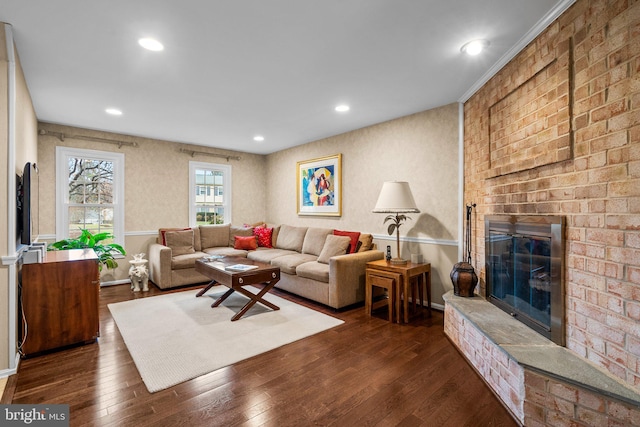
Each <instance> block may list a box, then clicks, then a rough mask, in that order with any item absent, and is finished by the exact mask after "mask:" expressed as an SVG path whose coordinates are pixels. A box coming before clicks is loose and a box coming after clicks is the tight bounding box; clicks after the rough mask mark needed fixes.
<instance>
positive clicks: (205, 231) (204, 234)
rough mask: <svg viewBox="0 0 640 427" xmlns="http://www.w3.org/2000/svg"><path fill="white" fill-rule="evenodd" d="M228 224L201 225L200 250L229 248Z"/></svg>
mask: <svg viewBox="0 0 640 427" xmlns="http://www.w3.org/2000/svg"><path fill="white" fill-rule="evenodd" d="M229 228H230V226H229V224H224V225H201V226H200V241H201V242H202V248H203V249H208V248H218V247H225V246H229Z"/></svg>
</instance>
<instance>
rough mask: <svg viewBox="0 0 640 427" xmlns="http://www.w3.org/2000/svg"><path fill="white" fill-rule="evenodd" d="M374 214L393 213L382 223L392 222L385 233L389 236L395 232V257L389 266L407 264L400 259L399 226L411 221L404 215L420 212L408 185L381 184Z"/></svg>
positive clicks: (397, 183) (406, 183) (398, 183)
mask: <svg viewBox="0 0 640 427" xmlns="http://www.w3.org/2000/svg"><path fill="white" fill-rule="evenodd" d="M373 212H375V213H393V214H395V215H389V216H387V217H386V218H385V219H384V223H386V222H387V221H392V222H391V224H389V228H388V229H387V231H388V232H389V235H392V234H393V232H394V231H395V232H396V246H397V251H398V252H397V256H396V257H395V258H392V259H391V261H390V262H391V264H396V265H403V264H406V263H407V260H404V259H402V258H401V257H400V225H402V222H403V221H405V220H407V219H411V218H409V217H408V216H406V215H402V214H405V213H420V210H419V209H418V207H417V206H416V202H415V200H413V194H411V188H409V183H408V182H404V181H387V182H385V183H384V184H382V190H380V195H379V196H378V202H377V203H376V207H375V208H373Z"/></svg>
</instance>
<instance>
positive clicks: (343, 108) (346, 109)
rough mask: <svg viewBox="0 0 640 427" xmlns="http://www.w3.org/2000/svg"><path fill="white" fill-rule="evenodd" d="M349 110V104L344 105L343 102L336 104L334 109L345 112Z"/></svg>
mask: <svg viewBox="0 0 640 427" xmlns="http://www.w3.org/2000/svg"><path fill="white" fill-rule="evenodd" d="M349 110H350V108H349V106H348V105H345V104H342V105H338V106H337V107H336V111H337V112H339V113H345V112H347V111H349Z"/></svg>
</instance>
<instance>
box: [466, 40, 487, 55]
mask: <svg viewBox="0 0 640 427" xmlns="http://www.w3.org/2000/svg"><path fill="white" fill-rule="evenodd" d="M488 46H489V40H472V41H470V42H469V43H465V44H464V45H463V46H462V47H461V48H460V52H464V53H466V54H467V55H471V56H475V55H478V54H479V53H480V52H482V51H483V50H484V49H485V48H486V47H488Z"/></svg>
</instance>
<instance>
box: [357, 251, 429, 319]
mask: <svg viewBox="0 0 640 427" xmlns="http://www.w3.org/2000/svg"><path fill="white" fill-rule="evenodd" d="M367 271H368V272H369V274H368V275H367V278H369V277H371V276H375V273H376V271H379V272H381V273H382V274H381V276H386V275H388V273H393V274H396V275H398V276H399V277H400V280H399V282H400V283H399V284H398V286H396V289H395V295H394V296H393V297H394V298H395V300H396V302H397V304H396V307H397V309H396V321H397V322H398V323H401V322H402V321H404V322H405V323H409V303H408V300H409V287H410V285H411V280H417V281H418V293H419V294H420V305H421V306H422V305H423V297H422V295H423V292H422V290H423V288H426V290H427V309H428V311H429V316H431V264H430V263H421V264H414V263H412V262H410V261H408V262H407V263H406V264H403V265H398V264H391V263H390V262H388V261H386V260H384V259H381V260H377V261H370V262H368V263H367ZM384 273H387V274H384ZM370 286H371V283H367V288H369V287H370ZM390 297H391V296H390ZM401 300H402V307H400V301H401ZM413 305H414V307H415V305H416V301H415V296H414V298H413ZM401 308H402V310H401ZM401 311H402V313H401Z"/></svg>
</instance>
